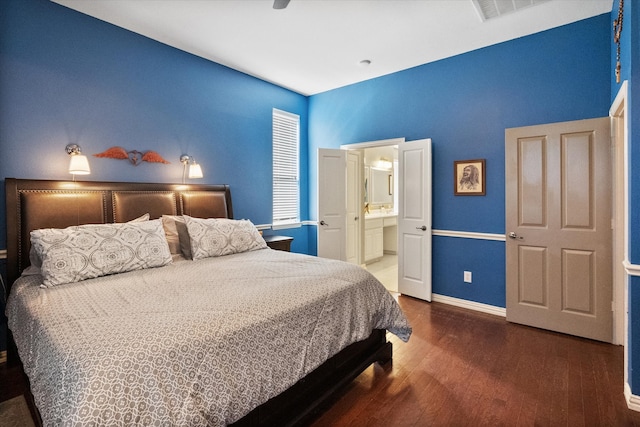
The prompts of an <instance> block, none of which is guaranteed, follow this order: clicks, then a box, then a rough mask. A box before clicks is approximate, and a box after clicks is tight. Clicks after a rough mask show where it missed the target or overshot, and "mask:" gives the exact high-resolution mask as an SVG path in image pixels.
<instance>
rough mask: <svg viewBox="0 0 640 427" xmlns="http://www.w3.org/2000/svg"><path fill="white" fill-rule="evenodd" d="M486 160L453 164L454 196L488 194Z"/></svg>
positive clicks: (455, 162) (462, 161) (458, 161)
mask: <svg viewBox="0 0 640 427" xmlns="http://www.w3.org/2000/svg"><path fill="white" fill-rule="evenodd" d="M485 175H486V171H485V159H476V160H456V161H454V162H453V180H454V181H453V194H455V195H456V196H484V195H485V194H486V184H485V183H486V178H485Z"/></svg>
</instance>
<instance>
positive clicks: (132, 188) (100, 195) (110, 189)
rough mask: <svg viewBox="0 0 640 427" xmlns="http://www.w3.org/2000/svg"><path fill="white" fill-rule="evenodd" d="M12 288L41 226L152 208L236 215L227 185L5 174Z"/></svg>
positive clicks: (154, 213)
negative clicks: (31, 236)
mask: <svg viewBox="0 0 640 427" xmlns="http://www.w3.org/2000/svg"><path fill="white" fill-rule="evenodd" d="M5 191H6V208H7V279H8V282H9V283H8V286H9V288H8V290H9V289H11V285H12V284H13V282H14V281H15V280H16V279H17V278H18V277H19V276H20V273H21V272H22V270H24V269H25V268H26V267H28V266H29V249H30V248H31V240H30V234H29V233H31V231H32V230H36V229H39V228H65V227H69V226H71V225H80V224H105V223H112V222H126V221H129V220H132V219H134V218H137V217H139V216H141V215H144V214H145V213H149V215H150V217H151V219H156V218H160V217H161V216H162V215H189V216H194V217H201V218H233V208H232V205H231V190H230V189H229V186H228V185H198V184H155V183H135V182H96V181H74V182H72V181H47V180H32V179H15V178H6V179H5Z"/></svg>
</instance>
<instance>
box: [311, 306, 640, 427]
mask: <svg viewBox="0 0 640 427" xmlns="http://www.w3.org/2000/svg"><path fill="white" fill-rule="evenodd" d="M398 301H399V303H400V305H401V306H402V308H403V310H404V311H405V313H406V314H407V317H408V318H409V320H410V321H411V324H412V326H413V335H412V336H411V339H410V340H409V342H408V343H406V344H405V343H403V342H401V341H400V340H398V339H397V338H395V337H392V336H391V335H390V337H392V338H390V339H391V340H392V341H393V346H394V347H393V352H394V354H393V362H392V363H391V364H390V365H389V366H383V367H381V366H378V365H374V366H372V367H369V368H368V369H367V370H366V371H365V372H364V373H362V374H361V375H360V376H359V377H358V378H357V379H356V380H355V381H354V382H353V383H352V384H351V385H349V386H348V387H347V388H346V390H344V391H343V393H341V395H340V396H337V397H336V401H335V402H334V404H333V405H332V406H331V408H329V409H328V410H327V411H326V412H324V414H323V415H321V416H320V417H319V418H318V419H317V420H316V421H315V423H314V424H313V426H314V427H322V426H430V425H432V426H466V425H468V426H521V425H522V426H533V425H535V426H572V427H573V426H634V425H638V426H640V412H635V411H632V410H630V409H628V408H627V406H626V402H625V399H624V373H623V371H624V366H623V365H624V361H623V348H622V347H620V346H614V345H610V344H604V343H600V342H596V341H591V340H586V339H581V338H576V337H572V336H568V335H563V334H559V333H554V332H548V331H543V330H540V329H535V328H529V327H526V326H520V325H515V324H510V323H508V322H506V320H505V319H504V318H500V317H496V316H491V315H488V314H486V315H485V314H482V313H476V312H472V311H468V310H464V309H459V308H456V307H451V306H448V305H444V304H440V303H426V302H422V301H419V300H415V299H412V298H409V297H403V296H400V297H399V298H398Z"/></svg>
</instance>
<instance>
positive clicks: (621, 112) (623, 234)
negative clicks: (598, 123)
mask: <svg viewBox="0 0 640 427" xmlns="http://www.w3.org/2000/svg"><path fill="white" fill-rule="evenodd" d="M609 117H611V141H612V142H611V150H612V152H613V154H614V155H613V156H612V162H613V164H612V173H613V174H614V175H613V190H614V191H613V201H612V206H613V209H614V211H613V212H612V217H613V219H614V223H613V226H612V233H613V248H612V249H613V254H614V259H613V261H614V263H613V305H614V306H613V307H612V308H613V309H614V314H613V343H614V344H617V345H623V346H624V347H625V351H624V365H625V369H624V378H625V383H626V382H627V375H628V357H627V347H628V346H627V330H628V316H627V304H628V302H627V272H626V269H625V265H624V263H627V262H628V261H627V260H628V259H629V251H628V248H629V242H628V240H629V218H628V216H629V200H628V195H629V175H628V167H627V161H628V147H629V130H628V123H629V108H628V83H627V80H625V81H624V82H622V85H621V86H620V89H619V90H618V94H617V95H616V97H615V99H614V101H613V103H612V104H611V108H610V109H609ZM619 153H621V154H622V155H618V154H619ZM621 172H622V181H623V183H622V188H617V187H618V186H617V185H616V182H618V183H619V179H617V178H616V176H617V175H618V174H620V173H621ZM614 214H615V215H614ZM616 218H617V219H618V221H615V219H616ZM620 220H622V224H619V222H620ZM616 253H617V254H618V255H621V256H622V262H623V264H622V265H617V264H616V263H615V261H616V258H618V259H619V258H620V256H618V257H615V254H616ZM620 270H622V272H621V271H620Z"/></svg>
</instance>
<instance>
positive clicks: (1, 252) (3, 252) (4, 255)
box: [0, 249, 7, 259]
mask: <svg viewBox="0 0 640 427" xmlns="http://www.w3.org/2000/svg"><path fill="white" fill-rule="evenodd" d="M0 259H7V250H6V249H0Z"/></svg>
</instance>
